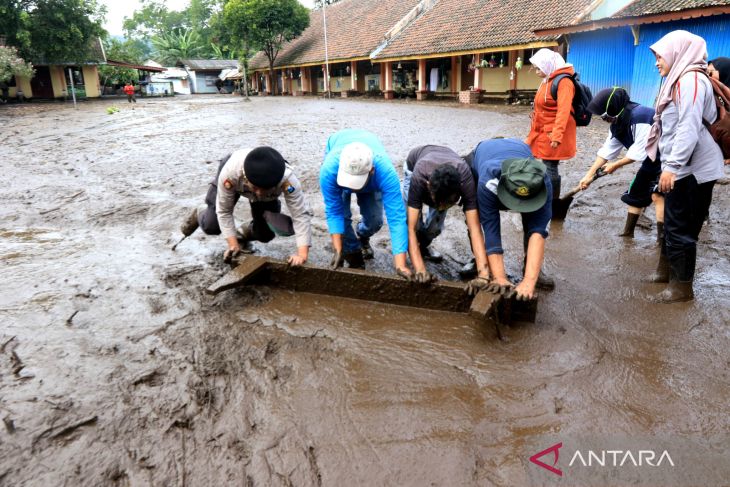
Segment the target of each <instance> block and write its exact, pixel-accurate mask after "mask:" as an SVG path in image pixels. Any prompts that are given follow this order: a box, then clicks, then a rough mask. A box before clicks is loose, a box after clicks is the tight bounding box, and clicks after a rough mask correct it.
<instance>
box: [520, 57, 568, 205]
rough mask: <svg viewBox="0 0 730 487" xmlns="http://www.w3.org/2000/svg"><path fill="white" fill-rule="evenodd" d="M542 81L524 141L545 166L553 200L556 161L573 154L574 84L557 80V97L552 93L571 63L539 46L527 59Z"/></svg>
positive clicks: (556, 191)
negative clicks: (558, 77) (555, 81)
mask: <svg viewBox="0 0 730 487" xmlns="http://www.w3.org/2000/svg"><path fill="white" fill-rule="evenodd" d="M530 62H531V63H532V65H533V66H534V67H535V71H536V72H537V75H538V76H539V77H541V78H542V83H541V84H540V87H539V88H538V90H537V94H536V95H535V103H534V111H533V113H532V124H531V126H530V133H529V135H528V136H527V139H526V140H525V143H526V144H527V145H529V146H530V149H532V155H533V156H535V157H536V158H538V159H542V161H543V162H544V163H545V166H547V172H548V174H549V175H550V182H551V183H552V186H553V199H554V200H555V199H557V198H558V197H560V173H559V172H558V163H559V162H560V161H561V160H565V159H571V158H573V157H575V153H576V142H575V138H576V133H575V132H576V125H575V119H574V118H573V116H572V115H571V111H572V109H573V95H574V94H575V86H574V85H573V82H572V81H571V80H569V79H561V80H560V81H559V82H558V87H557V99H555V98H553V96H552V93H551V91H552V89H551V87H552V85H553V81H554V80H555V78H556V77H557V76H558V75H560V74H567V75H571V76H572V75H574V74H575V71H574V70H573V66H572V65H571V64H566V62H565V60H564V59H563V57H562V56H561V55H560V54H558V53H557V52H555V51H552V50H550V49H540V50H539V51H537V52H536V53H535V55H534V56H532V57H531V58H530Z"/></svg>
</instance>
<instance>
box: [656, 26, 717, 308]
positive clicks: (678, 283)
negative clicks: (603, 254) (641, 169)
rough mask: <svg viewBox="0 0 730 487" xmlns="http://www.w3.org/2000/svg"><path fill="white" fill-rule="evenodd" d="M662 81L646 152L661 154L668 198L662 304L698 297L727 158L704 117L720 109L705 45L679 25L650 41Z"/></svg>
mask: <svg viewBox="0 0 730 487" xmlns="http://www.w3.org/2000/svg"><path fill="white" fill-rule="evenodd" d="M651 50H652V52H654V55H655V57H656V67H657V69H658V70H659V74H660V75H661V76H662V77H663V78H664V82H663V84H662V87H661V89H660V91H659V96H658V97H657V102H656V115H655V117H654V125H653V126H652V129H651V132H650V135H649V140H648V141H647V146H646V152H647V154H648V155H649V157H651V158H652V159H656V156H657V152H658V153H659V154H661V160H662V173H661V176H660V178H659V190H660V191H662V192H663V193H665V194H666V198H665V203H664V231H665V244H664V246H663V247H662V252H661V256H660V259H659V265H658V267H657V272H656V273H655V274H654V276H653V277H652V280H653V281H654V282H666V283H668V284H667V287H666V289H664V291H662V292H661V293H660V294H658V295H657V296H656V300H657V301H658V302H662V303H673V302H677V301H689V300H691V299H694V292H693V289H692V282H693V280H694V273H695V262H696V259H697V239H698V237H699V233H700V230H701V229H702V224H703V222H704V221H705V217H706V216H707V214H708V211H709V208H710V203H711V202H712V189H713V187H714V185H715V181H717V180H718V179H719V178H721V177H722V176H723V159H722V152H721V151H720V147H719V146H718V145H717V144H716V143H715V141H714V139H713V138H712V136H711V135H710V132H709V131H708V130H707V128H706V127H705V125H704V123H703V120H708V121H714V120H715V119H716V118H717V109H716V107H715V100H714V96H713V91H712V85H711V84H710V80H709V78H708V77H707V74H706V70H707V45H706V43H705V40H704V39H702V38H701V37H699V36H696V35H694V34H691V33H689V32H686V31H683V30H676V31H674V32H670V33H669V34H667V35H665V36H664V37H662V38H661V39H660V40H659V41H658V42H657V43H656V44H654V45H652V46H651Z"/></svg>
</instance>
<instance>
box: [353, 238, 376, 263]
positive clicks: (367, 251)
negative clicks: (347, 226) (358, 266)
mask: <svg viewBox="0 0 730 487" xmlns="http://www.w3.org/2000/svg"><path fill="white" fill-rule="evenodd" d="M357 239H358V240H359V241H360V245H362V257H363V259H366V260H370V259H372V258H373V257H375V252H373V248H372V247H371V246H370V237H360V236H358V237H357ZM350 267H352V266H350Z"/></svg>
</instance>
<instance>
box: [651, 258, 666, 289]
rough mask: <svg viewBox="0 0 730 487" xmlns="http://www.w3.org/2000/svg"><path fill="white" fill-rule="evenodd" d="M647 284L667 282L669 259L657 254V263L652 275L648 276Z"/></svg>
mask: <svg viewBox="0 0 730 487" xmlns="http://www.w3.org/2000/svg"><path fill="white" fill-rule="evenodd" d="M649 282H656V283H665V282H669V259H667V256H666V255H664V253H663V252H662V253H660V254H659V262H658V263H657V266H656V270H655V271H654V273H653V274H652V275H651V276H649Z"/></svg>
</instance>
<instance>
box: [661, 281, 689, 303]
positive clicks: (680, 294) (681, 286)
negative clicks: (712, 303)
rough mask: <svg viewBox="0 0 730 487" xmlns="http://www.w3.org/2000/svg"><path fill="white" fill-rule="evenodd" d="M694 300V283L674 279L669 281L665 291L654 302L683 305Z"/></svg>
mask: <svg viewBox="0 0 730 487" xmlns="http://www.w3.org/2000/svg"><path fill="white" fill-rule="evenodd" d="M694 298H695V295H694V291H692V281H678V280H676V279H674V280H671V281H669V284H667V287H666V288H665V289H664V291H662V292H660V293H659V294H657V295H656V296H655V297H654V302H656V303H662V304H669V303H682V302H686V301H692V300H693V299H694Z"/></svg>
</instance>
